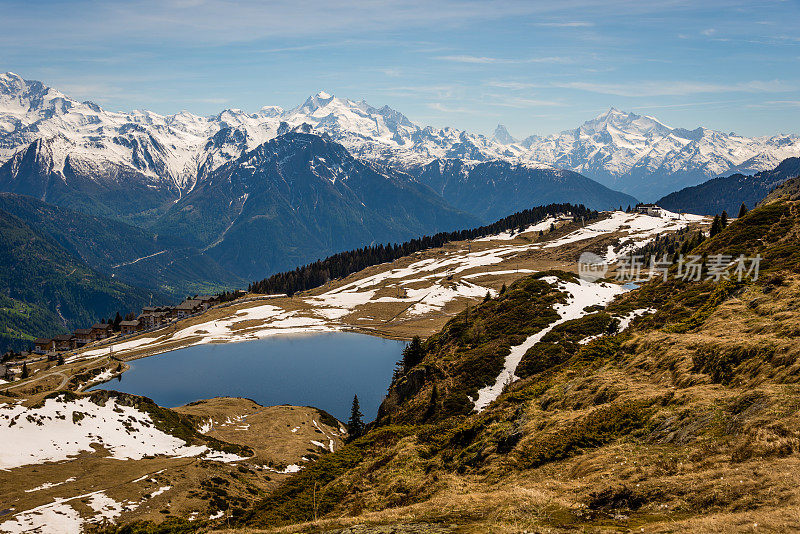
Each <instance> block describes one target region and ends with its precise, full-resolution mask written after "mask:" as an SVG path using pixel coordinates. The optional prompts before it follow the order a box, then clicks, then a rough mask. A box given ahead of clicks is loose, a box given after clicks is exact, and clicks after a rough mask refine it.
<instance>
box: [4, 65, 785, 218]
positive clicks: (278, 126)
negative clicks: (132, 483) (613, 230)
mask: <svg viewBox="0 0 800 534" xmlns="http://www.w3.org/2000/svg"><path fill="white" fill-rule="evenodd" d="M304 124H305V125H308V126H310V127H311V128H312V129H313V131H314V132H316V133H327V134H328V135H330V136H331V139H333V140H334V141H336V142H338V143H341V144H342V145H344V146H345V147H346V148H347V149H348V150H349V151H350V152H351V153H352V154H353V155H354V156H356V157H358V158H361V159H364V160H367V161H370V162H374V163H379V164H381V165H389V166H392V167H393V168H395V169H398V170H402V171H406V172H412V174H413V170H414V169H416V168H419V167H422V166H426V165H429V164H430V163H431V162H432V161H433V160H436V159H440V160H449V159H459V160H465V161H477V162H488V161H497V160H499V161H505V162H508V163H513V164H517V165H522V166H525V167H526V168H529V169H550V170H552V169H565V170H571V171H573V172H577V173H581V174H583V175H584V176H586V177H588V178H590V179H593V180H596V181H599V182H600V183H602V184H604V185H606V186H608V187H610V188H612V189H616V190H620V191H623V192H625V193H628V194H630V195H633V196H636V197H637V198H639V199H641V200H654V199H656V198H659V197H660V196H663V195H665V194H667V193H669V192H671V191H674V190H677V189H680V188H682V187H686V186H691V185H696V184H698V183H701V182H703V181H705V180H707V179H709V178H712V177H715V176H719V175H722V174H725V173H733V172H742V173H754V172H759V171H763V170H767V169H770V168H773V167H775V166H776V165H777V164H778V163H779V162H780V161H782V160H784V159H785V158H787V157H792V156H800V137H799V136H797V135H775V136H770V137H755V138H748V137H744V136H740V135H737V134H735V133H723V132H719V131H715V130H711V129H707V128H703V127H698V128H695V129H693V130H688V129H683V128H673V127H670V126H667V125H665V124H664V123H662V122H660V121H658V120H657V119H655V118H653V117H648V116H640V115H636V114H634V113H626V112H623V111H619V110H617V109H614V108H611V109H610V110H609V111H608V112H606V113H603V114H601V115H600V116H598V117H596V118H594V119H592V120H590V121H587V122H585V123H584V124H583V125H581V126H579V127H577V128H575V129H572V130H566V131H563V132H560V133H558V134H553V135H549V136H543V137H542V136H535V135H534V136H529V137H527V138H525V139H523V140H519V141H518V140H516V139H514V138H513V137H512V136H511V135H510V134H509V133H508V131H507V130H506V129H505V128H504V127H502V126H499V127H498V129H497V130H496V131H495V134H494V136H493V137H492V138H491V139H490V138H487V137H486V136H483V135H479V134H474V133H470V132H467V131H464V130H459V129H456V128H433V127H430V126H426V127H423V126H419V125H417V124H414V123H413V122H411V121H410V120H409V119H408V118H407V117H406V116H405V115H403V114H402V113H400V112H398V111H396V110H393V109H392V108H389V107H388V106H383V107H380V108H377V107H373V106H371V105H369V104H367V103H366V102H364V101H359V102H356V101H353V100H349V99H346V98H338V97H335V96H333V95H330V94H328V93H325V92H319V93H317V94H315V95H313V96H311V97H309V98H308V99H306V101H305V102H304V103H303V104H301V105H300V106H297V107H295V108H292V109H289V110H284V109H282V108H280V107H277V106H265V107H263V108H261V109H260V110H258V111H257V112H255V113H248V112H245V111H242V110H238V109H228V110H224V111H222V112H220V113H219V114H217V115H214V116H211V117H201V116H197V115H194V114H192V113H189V112H185V111H184V112H181V113H178V114H175V115H166V116H165V115H159V114H156V113H153V112H149V111H132V112H122V113H119V112H110V111H107V110H104V109H102V108H101V107H100V106H98V105H97V104H95V103H92V102H78V101H75V100H73V99H71V98H69V97H67V96H66V95H64V94H63V93H61V92H59V91H57V90H55V89H53V88H50V87H47V86H45V85H44V84H42V83H41V82H37V81H27V80H24V79H22V78H21V77H19V76H18V75H16V74H13V73H5V74H0V163H3V162H7V161H9V160H12V159H14V160H15V163H13V164H12V165H11V167H12V168H11V169H8V170H6V172H5V174H6V176H4V177H2V178H0V184H2V187H3V188H4V189H6V190H9V189H8V187H9V186H8V183H9V181H10V180H16V181H17V183H16V187H17V188H18V190H15V192H23V189H24V192H27V194H32V195H33V196H37V197H39V198H43V199H44V200H47V199H48V197H50V198H53V197H51V195H55V196H58V195H62V194H63V193H61V192H60V190H59V188H58V187H55V188H53V186H54V185H57V184H55V181H54V180H50V181H47V180H43V179H39V180H38V181H31V180H28V181H25V180H24V179H22V178H18V177H17V178H14V177H13V176H12V177H9V176H8V174H9V171H13V170H14V169H16V168H19V166H20V165H22V164H23V162H22V157H21V151H22V149H23V148H24V147H30V146H31V144H32V143H34V142H36V141H37V140H45V139H46V140H47V146H46V147H40V149H39V150H38V152H41V153H42V154H43V155H42V156H38V157H39V158H40V159H46V160H47V164H48V165H49V166H50V167H51V168H52V170H53V172H55V173H61V174H64V175H65V176H67V175H74V176H75V179H77V178H78V177H81V178H82V179H86V177H87V176H91V177H92V179H94V180H95V181H96V182H99V183H102V184H103V185H104V186H106V187H107V188H109V189H113V187H112V186H111V185H109V184H108V182H109V181H110V180H111V178H112V177H115V176H120V177H124V180H125V181H126V183H128V184H133V187H135V188H136V190H137V191H140V192H147V194H146V195H145V196H146V197H147V199H146V201H144V200H142V201H138V202H139V204H148V205H155V206H156V207H155V208H153V209H159V208H163V207H164V200H165V199H166V198H170V199H172V200H174V199H175V198H180V197H181V196H182V195H183V194H185V193H186V192H188V191H190V190H191V189H192V188H193V187H194V186H195V185H196V183H197V182H198V180H201V179H202V177H203V176H204V175H205V174H207V173H208V172H211V171H213V170H214V169H216V168H218V167H220V166H221V165H223V164H224V163H226V162H228V161H231V160H234V159H236V158H237V157H239V156H240V155H241V154H243V153H244V152H247V151H249V150H252V149H254V148H255V147H256V146H258V145H260V144H262V143H264V142H266V141H268V140H270V139H272V138H274V137H276V136H277V135H279V134H281V133H285V132H286V131H289V130H291V129H293V128H297V127H302V126H303V125H304ZM308 126H307V127H306V128H308ZM10 174H12V175H13V174H14V172H11V173H10ZM130 197H131V198H130V199H125V202H122V200H120V202H122V203H123V204H124V206H121V209H122V210H123V211H125V215H127V216H130V217H134V216H136V214H137V213H140V212H136V209H138V208H141V207H142V206H141V205H137V204H136V203H137V201H136V200H135V199H138V198H139V195H138V194H137V195H135V196H134V195H130ZM561 200H563V201H575V200H579V199H561ZM65 201H69V200H65ZM106 202H107V203H108V202H111V203H116V201H115V200H113V199H111V200H109V199H106ZM594 207H600V206H594ZM98 209H100V208H98Z"/></svg>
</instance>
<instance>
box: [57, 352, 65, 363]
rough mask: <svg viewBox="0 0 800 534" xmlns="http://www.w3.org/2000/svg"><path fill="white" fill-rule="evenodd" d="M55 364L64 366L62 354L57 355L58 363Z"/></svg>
mask: <svg viewBox="0 0 800 534" xmlns="http://www.w3.org/2000/svg"><path fill="white" fill-rule="evenodd" d="M56 363H57V364H58V365H64V355H63V354H59V355H58V362H56Z"/></svg>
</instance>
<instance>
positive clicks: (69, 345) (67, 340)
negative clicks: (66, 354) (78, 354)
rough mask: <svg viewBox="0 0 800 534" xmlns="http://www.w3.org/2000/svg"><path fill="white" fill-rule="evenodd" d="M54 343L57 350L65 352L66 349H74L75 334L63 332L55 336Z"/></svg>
mask: <svg viewBox="0 0 800 534" xmlns="http://www.w3.org/2000/svg"><path fill="white" fill-rule="evenodd" d="M53 343H55V346H56V349H55V350H56V351H58V352H63V351H66V350H72V349H74V348H75V336H73V335H72V334H62V335H60V336H56V337H54V338H53Z"/></svg>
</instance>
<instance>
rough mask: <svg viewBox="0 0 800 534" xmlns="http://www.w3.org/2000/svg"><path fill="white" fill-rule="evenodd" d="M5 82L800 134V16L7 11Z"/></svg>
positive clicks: (250, 106)
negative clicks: (337, 100) (621, 115)
mask: <svg viewBox="0 0 800 534" xmlns="http://www.w3.org/2000/svg"><path fill="white" fill-rule="evenodd" d="M0 13H1V14H2V16H0V50H2V53H1V54H0V70H3V71H6V70H11V71H14V72H16V73H18V74H20V75H21V76H23V77H24V78H28V79H38V80H41V81H43V82H44V83H46V84H48V85H52V86H54V87H56V88H59V89H61V90H62V91H64V92H66V93H67V94H69V95H71V96H73V97H76V98H79V99H91V100H94V101H96V102H98V103H99V104H101V105H102V106H104V107H106V108H108V109H113V110H128V109H134V108H139V109H152V110H154V111H157V112H160V113H174V112H177V111H180V110H183V109H186V110H189V111H192V112H195V113H200V114H213V113H216V112H218V111H219V110H221V109H224V108H241V109H245V110H250V111H255V110H257V109H258V108H260V107H261V106H264V105H280V106H282V107H285V108H289V107H293V106H295V105H298V104H300V103H302V101H303V100H304V99H305V98H306V97H307V96H308V95H310V94H313V93H315V92H317V91H319V90H325V91H327V92H330V93H333V94H335V95H337V96H345V97H348V98H351V99H354V100H360V99H364V100H366V101H367V102H369V103H371V104H372V105H376V106H381V105H383V104H388V105H389V106H391V107H393V108H395V109H397V110H399V111H401V112H403V113H404V114H406V115H407V116H408V117H409V118H410V119H411V120H413V121H415V122H418V123H421V124H431V125H434V126H454V127H458V128H465V129H468V130H471V131H474V132H477V133H491V132H492V131H493V129H494V127H495V125H496V124H497V123H503V124H505V125H506V126H507V127H508V129H509V131H510V132H511V133H512V135H515V136H518V137H524V136H527V135H530V134H533V133H537V134H548V133H552V132H555V131H559V130H563V129H567V128H572V127H575V126H577V125H578V124H580V123H582V122H583V121H585V120H587V119H589V118H591V117H593V116H595V115H597V114H599V113H601V112H603V111H605V110H606V109H608V108H609V107H610V106H614V107H617V108H619V109H624V110H630V111H635V112H637V113H644V114H648V115H653V116H655V117H658V118H659V119H661V120H662V121H664V122H666V123H667V124H669V125H672V126H682V127H687V128H694V127H696V126H698V125H704V126H707V127H710V128H714V129H719V130H723V131H735V132H737V133H741V134H744V135H767V134H772V133H778V132H783V133H791V132H794V133H798V132H800V33H798V32H797V21H798V20H800V3H798V1H797V0H784V1H780V0H761V1H747V2H745V1H737V0H726V1H717V0H702V1H700V0H694V1H682V0H659V1H652V2H651V1H644V0H638V1H618V0H607V1H603V2H597V1H586V0H560V1H553V0H548V1H538V0H536V1H531V0H528V1H520V2H518V1H512V0H509V1H503V2H499V1H492V0H486V1H464V0H437V1H419V0H414V1H408V2H399V1H388V0H374V1H369V0H361V1H350V0H343V1H340V2H335V1H308V2H298V1H275V2H255V1H251V0H239V1H235V0H129V1H125V2H99V1H83V0H77V1H63V0H37V1H36V2H30V1H24V2H23V1H16V0H0Z"/></svg>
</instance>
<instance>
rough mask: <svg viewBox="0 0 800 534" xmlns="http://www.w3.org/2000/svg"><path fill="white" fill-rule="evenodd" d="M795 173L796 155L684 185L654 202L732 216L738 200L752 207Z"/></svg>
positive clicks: (799, 165) (799, 169)
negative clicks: (752, 170)
mask: <svg viewBox="0 0 800 534" xmlns="http://www.w3.org/2000/svg"><path fill="white" fill-rule="evenodd" d="M796 176H800V158H788V159H786V160H784V161H783V162H781V164H780V165H778V166H777V167H775V168H774V169H772V170H769V171H762V172H759V173H756V174H754V175H751V176H745V175H743V174H733V175H731V176H724V177H719V178H714V179H712V180H709V181H707V182H704V183H702V184H700V185H696V186H693V187H686V188H684V189H681V190H680V191H675V192H674V193H670V194H669V195H667V196H665V197H663V198H660V199H659V200H658V201H656V204H658V205H659V206H661V207H663V208H666V209H668V210H670V211H674V212H676V213H681V212H684V213H695V214H698V215H715V214H717V213H722V211H723V210H725V211H727V212H728V215H730V216H731V217H734V216H736V214H737V213H739V207H740V206H741V205H742V203H744V204H746V205H747V207H748V208H752V207H754V206H755V205H756V204H758V203H759V202H761V201H762V200H763V199H764V198H765V197H766V196H767V195H768V194H769V193H770V191H772V190H773V189H774V188H775V187H776V186H778V185H780V184H781V183H783V182H784V181H786V180H788V179H789V178H794V177H796Z"/></svg>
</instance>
